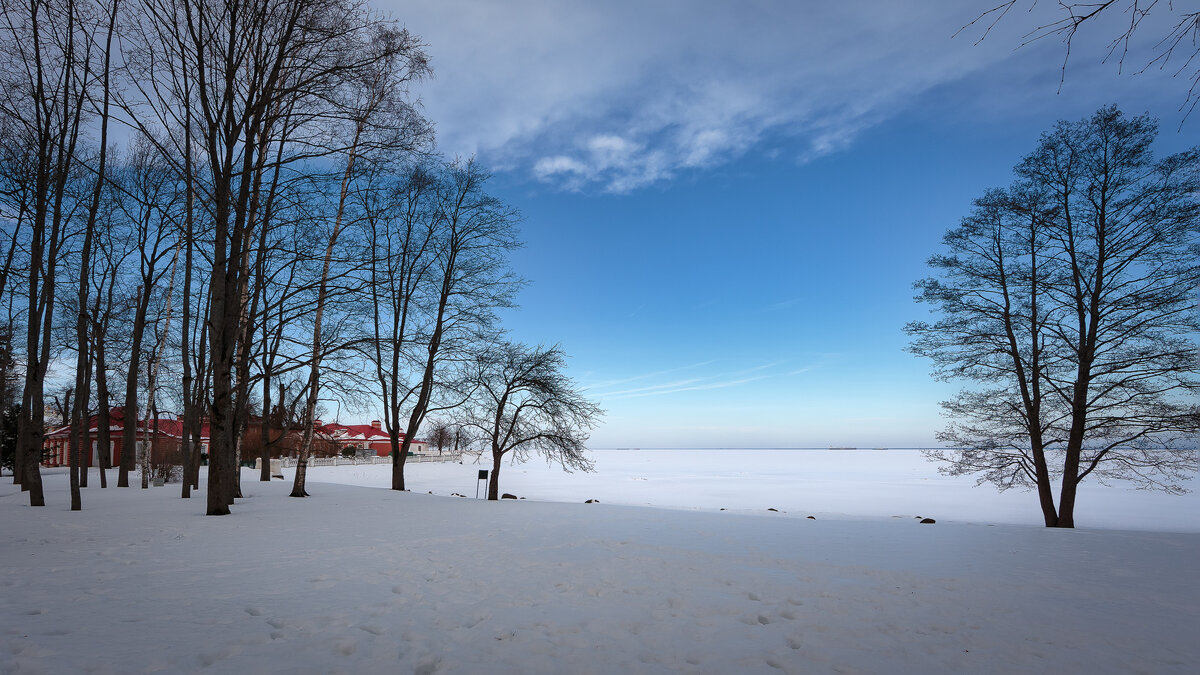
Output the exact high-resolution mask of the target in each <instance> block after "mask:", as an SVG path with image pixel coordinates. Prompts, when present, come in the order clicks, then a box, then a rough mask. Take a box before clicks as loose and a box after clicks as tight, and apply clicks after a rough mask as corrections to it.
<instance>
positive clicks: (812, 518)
mask: <svg viewBox="0 0 1200 675" xmlns="http://www.w3.org/2000/svg"><path fill="white" fill-rule="evenodd" d="M808 519H809V520H816V519H817V517H816V516H809V517H808Z"/></svg>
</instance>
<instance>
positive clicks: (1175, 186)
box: [908, 107, 1200, 527]
mask: <svg viewBox="0 0 1200 675" xmlns="http://www.w3.org/2000/svg"><path fill="white" fill-rule="evenodd" d="M1157 131H1158V128H1157V124H1156V123H1155V122H1154V121H1153V120H1151V119H1150V118H1149V117H1146V116H1141V117H1135V118H1128V117H1125V116H1124V115H1122V114H1121V112H1120V111H1118V110H1117V109H1116V108H1115V107H1108V108H1103V109H1101V110H1099V111H1098V112H1096V114H1094V115H1093V116H1092V117H1090V118H1088V119H1084V120H1081V121H1079V122H1060V123H1059V124H1058V125H1057V126H1056V127H1055V128H1054V130H1052V131H1051V132H1049V133H1046V134H1044V135H1043V136H1042V139H1041V142H1040V143H1039V145H1038V147H1037V149H1035V150H1034V152H1032V153H1031V154H1030V155H1028V156H1027V157H1026V158H1025V159H1024V160H1023V161H1022V162H1021V164H1019V165H1018V166H1017V168H1016V174H1017V182H1016V183H1015V184H1014V185H1013V187H1012V188H1010V189H1009V190H1008V191H1002V192H993V193H989V195H988V196H987V197H985V198H983V199H981V200H979V202H977V207H976V212H975V213H974V214H973V215H972V216H971V217H969V218H968V219H966V220H965V221H964V223H963V225H962V226H961V227H959V228H957V229H956V230H952V231H951V232H950V233H949V234H947V236H946V244H947V246H948V248H949V249H950V253H949V254H948V255H940V256H935V257H934V258H932V259H931V261H930V264H931V265H932V266H933V267H934V268H935V269H936V270H938V271H939V276H938V277H936V278H932V279H927V280H924V281H922V282H919V283H918V288H919V289H920V290H921V291H922V293H921V295H920V296H918V298H917V299H918V300H919V301H922V302H928V303H930V304H931V305H933V306H934V308H935V310H936V311H939V312H940V313H941V315H942V316H941V318H940V319H939V320H938V321H936V322H935V323H925V322H914V323H912V324H909V326H908V331H909V333H910V334H912V335H913V336H914V342H913V346H912V351H913V352H914V353H917V354H919V355H922V356H926V357H929V358H931V359H932V360H933V362H934V365H935V375H938V376H941V377H944V378H947V379H959V378H966V379H970V380H974V381H976V382H980V383H983V384H987V385H989V386H988V387H987V388H984V389H968V390H966V391H964V392H962V393H960V394H959V395H958V397H956V398H955V399H954V400H952V401H949V402H946V403H944V404H943V406H944V407H945V408H946V410H947V412H948V413H949V414H950V416H951V417H952V418H955V420H956V421H955V422H954V423H952V424H951V426H950V427H949V428H948V429H947V430H946V431H945V432H943V434H942V435H941V436H940V437H939V438H940V439H941V440H943V441H946V442H949V443H950V444H952V445H955V446H958V447H961V448H962V449H960V450H940V451H934V452H931V453H929V454H930V456H931V457H932V458H933V459H936V460H939V461H942V462H945V463H946V466H945V468H944V470H946V471H948V472H949V473H951V474H956V475H957V474H969V473H981V474H982V478H981V480H986V481H990V482H992V483H994V484H996V485H997V486H999V487H1000V488H1001V489H1005V488H1008V487H1013V486H1035V487H1036V488H1037V490H1038V495H1039V501H1040V503H1041V506H1042V511H1043V515H1044V517H1045V521H1046V525H1047V526H1048V527H1074V526H1075V506H1076V496H1077V489H1078V485H1079V483H1080V482H1082V481H1083V480H1084V479H1085V478H1087V477H1088V476H1089V475H1092V474H1095V475H1096V476H1098V477H1101V478H1114V479H1121V480H1128V481H1132V482H1133V483H1135V484H1137V485H1138V486H1139V487H1143V488H1151V489H1161V490H1165V491H1167V492H1171V493H1178V492H1182V491H1184V488H1183V485H1182V481H1184V480H1186V478H1187V477H1188V475H1189V473H1191V472H1194V471H1195V470H1196V468H1197V466H1198V453H1197V449H1196V447H1195V437H1194V434H1195V433H1196V432H1197V431H1200V406H1197V404H1196V394H1197V393H1198V392H1200V364H1197V362H1196V359H1195V353H1196V343H1195V338H1196V335H1197V334H1198V333H1200V321H1198V319H1197V315H1196V297H1195V289H1196V288H1197V285H1198V284H1200V244H1198V235H1200V202H1198V201H1197V194H1198V192H1200V152H1198V151H1197V150H1196V149H1192V150H1188V151H1185V152H1182V153H1178V154H1175V155H1171V156H1169V157H1167V158H1165V159H1162V160H1158V161H1155V160H1154V158H1153V156H1152V153H1151V149H1150V147H1151V144H1152V143H1153V141H1154V138H1155V136H1156V135H1157ZM1052 480H1057V481H1059V483H1060V487H1059V495H1058V504H1057V506H1056V505H1055V504H1054V502H1053V494H1052V491H1051V481H1052Z"/></svg>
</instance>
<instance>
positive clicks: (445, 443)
mask: <svg viewBox="0 0 1200 675" xmlns="http://www.w3.org/2000/svg"><path fill="white" fill-rule="evenodd" d="M427 437H428V439H429V444H430V445H432V446H433V447H435V448H437V451H438V454H439V455H440V454H442V450H444V449H446V448H449V447H451V446H453V445H454V430H453V429H452V428H451V427H450V425H449V424H447V423H445V422H435V423H434V424H433V426H432V427H430V429H429V434H428V436H427Z"/></svg>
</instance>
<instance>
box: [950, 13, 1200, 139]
mask: <svg viewBox="0 0 1200 675" xmlns="http://www.w3.org/2000/svg"><path fill="white" fill-rule="evenodd" d="M1037 4H1038V0H1005V1H1004V2H1001V3H999V4H997V5H995V6H993V7H992V8H990V9H988V10H987V11H985V12H983V13H982V14H980V15H979V16H978V17H976V18H975V20H974V21H972V22H971V23H969V24H967V25H966V26H963V28H962V29H960V31H959V32H962V31H963V30H967V29H969V28H972V27H976V26H979V27H981V29H982V34H981V35H980V37H979V41H982V40H983V39H985V38H986V37H987V35H988V33H990V32H991V30H992V29H993V28H995V26H996V25H997V24H998V23H1000V22H1001V21H1002V20H1004V19H1005V17H1007V16H1008V15H1009V14H1010V13H1011V12H1012V10H1013V8H1014V7H1018V6H1022V5H1027V6H1028V11H1027V12H1026V14H1030V13H1032V11H1033V9H1034V8H1035V7H1036V6H1037ZM1047 4H1048V3H1047ZM1053 11H1054V14H1053V15H1052V16H1051V17H1050V18H1048V19H1046V20H1044V21H1042V22H1040V23H1037V24H1035V25H1034V26H1033V27H1032V28H1030V29H1029V31H1028V32H1026V33H1025V35H1024V38H1023V41H1022V43H1021V45H1022V46H1024V45H1027V44H1029V43H1031V42H1036V41H1038V40H1044V39H1047V38H1057V39H1059V40H1061V41H1062V42H1063V44H1064V54H1063V64H1062V78H1063V79H1065V78H1066V73H1067V62H1068V61H1069V60H1070V57H1071V48H1072V46H1073V45H1074V42H1075V38H1076V35H1077V34H1078V33H1079V32H1080V31H1081V30H1083V29H1085V28H1090V27H1092V26H1094V25H1097V24H1101V23H1102V22H1103V21H1105V20H1106V19H1109V20H1110V21H1109V23H1108V24H1107V26H1097V30H1109V31H1110V32H1109V33H1108V35H1109V36H1110V37H1109V38H1108V43H1107V46H1106V51H1105V55H1104V57H1103V58H1102V60H1103V61H1109V60H1111V59H1114V58H1115V59H1116V61H1117V66H1118V68H1119V69H1121V70H1124V67H1125V60H1126V59H1127V58H1130V52H1131V51H1133V52H1138V51H1140V50H1139V44H1138V42H1137V39H1136V38H1138V37H1140V36H1141V35H1142V34H1143V33H1144V32H1146V31H1147V30H1148V31H1151V32H1152V33H1153V35H1152V37H1151V39H1150V43H1151V44H1152V46H1151V47H1150V48H1149V49H1150V53H1149V54H1148V55H1147V56H1146V57H1145V58H1144V59H1143V60H1141V65H1140V68H1139V69H1138V72H1144V71H1146V70H1149V69H1151V68H1167V67H1171V66H1173V65H1175V64H1178V68H1177V69H1176V70H1175V76H1179V75H1181V74H1183V75H1185V77H1186V78H1187V79H1188V91H1187V97H1186V99H1185V100H1184V102H1183V106H1182V108H1186V109H1187V114H1186V115H1185V118H1186V117H1187V115H1190V114H1191V112H1192V111H1193V110H1195V109H1196V104H1197V103H1200V89H1198V88H1200V10H1197V9H1196V8H1195V7H1194V6H1190V5H1189V4H1188V3H1183V2H1159V1H1158V0H1089V1H1085V2H1067V1H1066V0H1059V2H1057V3H1056V6H1055V8H1054V10H1053ZM1164 17H1165V18H1164ZM1151 18H1153V19H1154V20H1153V21H1151V20H1149V19H1151ZM1142 49H1144V47H1142ZM1060 82H1061V80H1060Z"/></svg>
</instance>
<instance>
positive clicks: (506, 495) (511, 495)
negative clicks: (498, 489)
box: [500, 492, 517, 499]
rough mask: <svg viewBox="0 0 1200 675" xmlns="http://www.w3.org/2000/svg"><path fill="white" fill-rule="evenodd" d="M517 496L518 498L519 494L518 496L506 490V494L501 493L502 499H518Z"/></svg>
mask: <svg viewBox="0 0 1200 675" xmlns="http://www.w3.org/2000/svg"><path fill="white" fill-rule="evenodd" d="M516 498H517V496H516V495H513V494H509V493H507V492H505V493H504V494H502V495H500V499H516Z"/></svg>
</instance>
